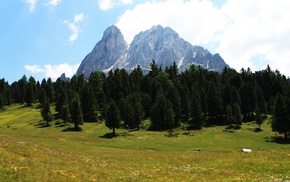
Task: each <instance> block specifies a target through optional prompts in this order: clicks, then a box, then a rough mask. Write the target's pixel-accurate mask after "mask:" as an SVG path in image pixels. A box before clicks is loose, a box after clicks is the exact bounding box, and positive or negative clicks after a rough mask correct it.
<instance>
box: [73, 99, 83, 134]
mask: <svg viewBox="0 0 290 182" xmlns="http://www.w3.org/2000/svg"><path fill="white" fill-rule="evenodd" d="M70 115H71V119H70V121H71V122H72V123H73V124H74V128H75V129H76V130H79V129H80V127H79V125H81V124H83V113H82V108H81V103H80V99H79V95H78V94H76V93H75V94H74V98H73V100H72V102H71V106H70Z"/></svg>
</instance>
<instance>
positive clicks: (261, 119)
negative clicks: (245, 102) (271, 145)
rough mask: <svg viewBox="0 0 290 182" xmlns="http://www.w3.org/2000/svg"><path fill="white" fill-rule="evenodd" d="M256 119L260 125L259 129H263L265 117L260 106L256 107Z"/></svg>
mask: <svg viewBox="0 0 290 182" xmlns="http://www.w3.org/2000/svg"><path fill="white" fill-rule="evenodd" d="M255 121H256V124H257V125H258V127H259V130H261V124H263V117H262V115H261V112H260V109H259V107H258V106H257V107H256V108H255Z"/></svg>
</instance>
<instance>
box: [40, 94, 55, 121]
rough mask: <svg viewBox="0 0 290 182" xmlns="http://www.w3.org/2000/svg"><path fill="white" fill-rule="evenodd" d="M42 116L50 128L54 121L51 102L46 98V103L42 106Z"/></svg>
mask: <svg viewBox="0 0 290 182" xmlns="http://www.w3.org/2000/svg"><path fill="white" fill-rule="evenodd" d="M41 116H42V118H43V120H44V121H45V122H46V125H47V126H49V125H50V124H49V123H50V122H51V121H52V119H53V115H52V113H51V110H50V103H49V100H48V99H47V98H46V97H45V99H44V102H43V104H42V109H41Z"/></svg>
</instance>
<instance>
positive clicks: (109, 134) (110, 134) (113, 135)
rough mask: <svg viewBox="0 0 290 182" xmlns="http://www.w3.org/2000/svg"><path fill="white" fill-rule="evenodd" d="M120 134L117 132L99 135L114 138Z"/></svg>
mask: <svg viewBox="0 0 290 182" xmlns="http://www.w3.org/2000/svg"><path fill="white" fill-rule="evenodd" d="M117 136H118V135H116V134H115V133H113V132H112V133H106V134H104V135H102V136H99V137H100V138H106V139H112V138H116V137H117Z"/></svg>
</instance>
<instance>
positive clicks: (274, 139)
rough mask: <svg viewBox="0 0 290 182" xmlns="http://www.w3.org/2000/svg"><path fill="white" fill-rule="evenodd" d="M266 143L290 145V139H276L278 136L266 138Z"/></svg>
mask: <svg viewBox="0 0 290 182" xmlns="http://www.w3.org/2000/svg"><path fill="white" fill-rule="evenodd" d="M265 141H266V142H273V143H277V144H285V145H287V144H290V139H289V138H287V139H285V138H284V137H276V136H272V137H271V138H266V140H265Z"/></svg>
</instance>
